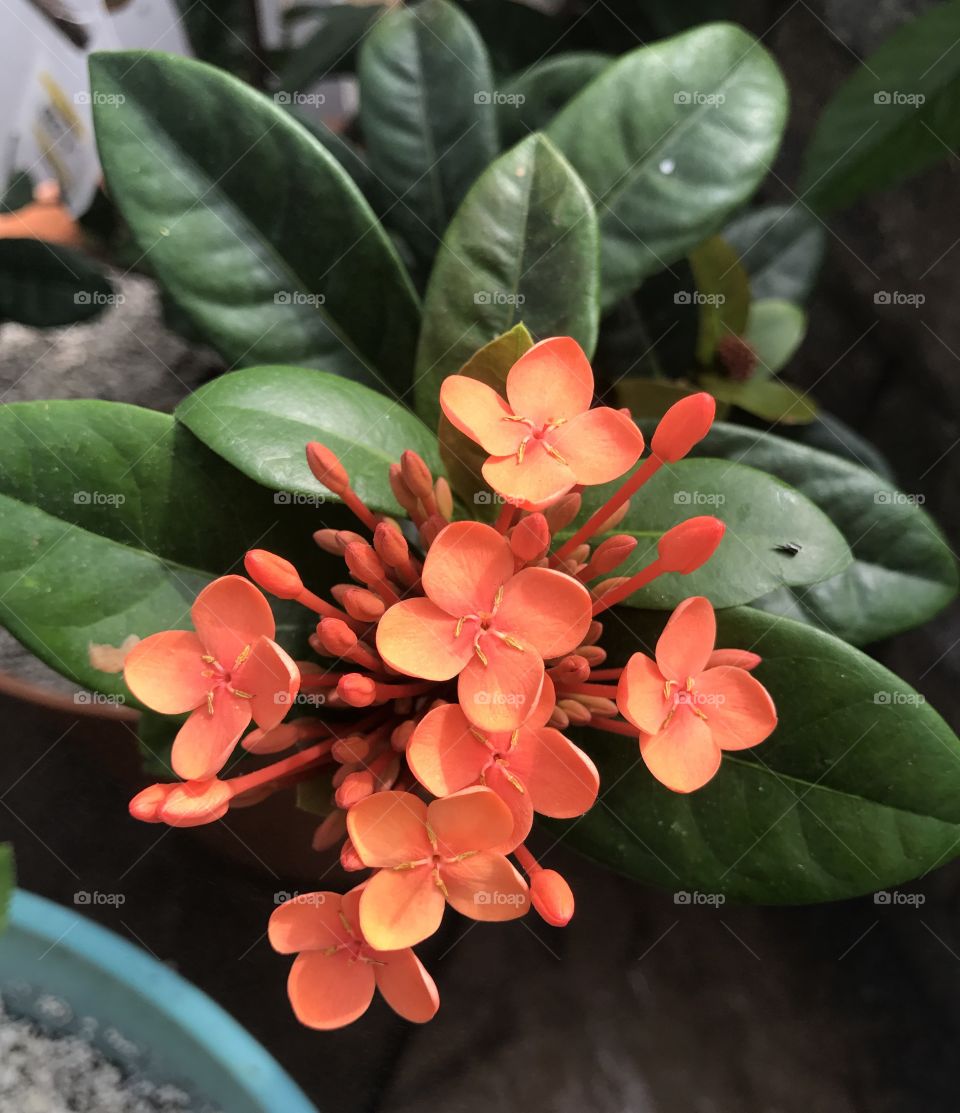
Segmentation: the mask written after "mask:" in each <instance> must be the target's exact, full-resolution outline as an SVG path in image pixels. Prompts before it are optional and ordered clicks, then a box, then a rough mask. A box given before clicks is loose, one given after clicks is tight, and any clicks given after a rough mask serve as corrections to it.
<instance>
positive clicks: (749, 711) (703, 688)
mask: <svg viewBox="0 0 960 1113" xmlns="http://www.w3.org/2000/svg"><path fill="white" fill-rule="evenodd" d="M695 693H696V696H697V706H698V707H699V709H700V710H701V711H703V713H704V714H705V715H706V716H707V726H708V727H709V728H710V733H711V734H712V735H713V740H714V742H716V744H717V745H718V746H719V747H720V748H721V749H722V750H748V749H749V748H750V747H751V746H756V745H758V744H759V743H760V742H762V741H763V740H764V739H765V738H767V737H769V735H771V734H772V733H773V730H774V728H775V727H776V725H777V709H776V707H775V706H774V703H773V700H772V699H771V698H770V693H769V692H768V691H767V689H766V688H764V686H763V685H762V684H761V683H760V681H759V680H757V679H756V678H755V677H753V676H751V675H750V673H748V672H744V670H743V669H738V668H733V667H731V666H729V665H721V666H718V667H717V668H715V669H707V670H706V672H702V673H701V674H700V675H699V676H698V677H697V686H696V689H695Z"/></svg>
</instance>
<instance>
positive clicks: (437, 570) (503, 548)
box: [423, 522, 514, 618]
mask: <svg viewBox="0 0 960 1113" xmlns="http://www.w3.org/2000/svg"><path fill="white" fill-rule="evenodd" d="M513 568H514V562H513V550H512V549H511V548H510V542H509V541H508V540H507V539H506V538H505V537H504V536H503V535H502V534H500V533H497V531H496V530H495V529H494V528H493V526H488V525H484V523H483V522H453V523H452V524H451V525H449V526H446V527H445V528H444V529H443V530H441V531H440V533H439V534H438V535H437V539H436V541H434V543H433V544H432V545H431V546H430V551H429V552H428V553H427V559H426V561H424V565H423V590H424V591H425V592H426V593H427V596H428V597H429V598H430V599H432V600H433V602H434V603H436V605H437V606H438V607H442V608H443V610H445V611H446V612H447V614H451V615H453V616H454V618H459V617H460V616H461V615H465V614H479V613H481V612H483V611H490V610H492V609H493V600H494V596H495V595H496V593H497V591H498V589H499V588H500V587H501V585H502V584H505V583H506V582H507V580H509V579H510V577H511V576H512V575H513Z"/></svg>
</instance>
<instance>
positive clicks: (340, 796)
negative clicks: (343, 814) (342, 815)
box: [334, 769, 376, 809]
mask: <svg viewBox="0 0 960 1113" xmlns="http://www.w3.org/2000/svg"><path fill="white" fill-rule="evenodd" d="M375 787H376V782H375V781H374V779H373V774H372V773H371V772H370V771H369V770H368V769H360V770H358V771H357V772H356V773H350V774H348V775H347V776H346V777H344V779H343V782H342V783H341V785H340V787H339V788H338V789H337V792H336V795H335V797H334V799H335V800H336V802H337V807H338V808H343V809H347V808H352V807H353V805H354V804H359V803H360V801H361V800H366V798H367V797H368V796H370V795H372V793H373V790H374V788H375Z"/></svg>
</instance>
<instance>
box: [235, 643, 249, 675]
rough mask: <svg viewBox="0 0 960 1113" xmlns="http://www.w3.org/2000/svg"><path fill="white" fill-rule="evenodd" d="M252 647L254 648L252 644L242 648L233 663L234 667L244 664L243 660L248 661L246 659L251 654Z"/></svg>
mask: <svg viewBox="0 0 960 1113" xmlns="http://www.w3.org/2000/svg"><path fill="white" fill-rule="evenodd" d="M252 649H253V646H252V645H245V646H244V647H243V649H241V650H240V652H239V654H238V655H237V659H236V661H234V663H233V667H234V668H235V669H238V668H240V666H241V665H242V664H243V662H244V661H246V659H247V658H248V657H249V656H250V651H251V650H252Z"/></svg>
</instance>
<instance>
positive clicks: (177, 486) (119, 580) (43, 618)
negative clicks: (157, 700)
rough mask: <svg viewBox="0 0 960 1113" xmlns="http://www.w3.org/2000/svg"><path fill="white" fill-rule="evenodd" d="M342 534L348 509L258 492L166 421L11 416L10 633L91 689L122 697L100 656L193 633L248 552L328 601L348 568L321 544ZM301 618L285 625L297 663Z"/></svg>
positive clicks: (162, 417) (5, 598)
mask: <svg viewBox="0 0 960 1113" xmlns="http://www.w3.org/2000/svg"><path fill="white" fill-rule="evenodd" d="M345 524H346V517H345V513H344V511H343V508H341V507H338V506H333V505H331V506H328V507H323V508H322V509H320V510H317V509H316V508H315V507H309V506H303V505H297V504H295V503H294V502H292V501H285V500H284V499H281V498H279V497H278V496H275V495H274V494H273V493H272V492H270V491H266V490H264V488H262V487H259V486H257V485H256V484H255V483H252V482H250V480H249V479H246V478H245V477H244V476H242V475H241V474H240V473H239V472H237V471H235V470H234V469H233V468H232V467H230V466H229V465H228V464H226V463H225V462H224V461H223V460H221V459H219V457H217V456H216V455H214V454H213V453H212V452H210V451H209V450H208V449H207V448H205V447H204V446H203V445H202V444H201V443H200V442H199V441H198V440H196V438H194V437H193V436H192V435H191V434H190V433H189V432H188V431H187V430H186V429H185V428H183V427H182V426H177V425H176V424H175V423H174V420H173V418H171V417H170V416H168V415H167V414H159V413H154V412H153V411H152V410H142V409H140V408H138V407H137V406H126V405H120V404H119V403H113V402H87V401H64V402H22V403H15V404H12V405H8V406H5V407H4V408H3V409H2V410H0V622H2V623H3V625H4V626H5V627H6V628H7V629H8V630H10V631H11V632H12V633H13V634H14V635H15V636H16V637H17V638H18V639H19V640H20V641H21V642H23V644H24V645H26V646H27V647H28V648H29V649H31V650H32V651H33V652H34V653H36V654H37V656H38V657H41V658H42V659H43V660H44V661H46V662H47V664H48V665H50V666H51V667H53V668H55V669H56V670H57V671H58V672H61V673H63V675H65V676H68V677H70V678H71V679H73V680H75V681H76V682H77V683H79V684H82V685H83V686H84V687H87V688H92V689H97V690H100V691H103V692H107V693H110V694H115V695H121V696H123V695H125V689H124V687H123V684H122V680H121V678H120V677H119V676H118V675H115V674H112V673H105V672H101V671H100V670H98V669H95V668H93V666H92V665H91V664H90V659H89V646H90V643H95V644H98V645H114V646H118V645H120V644H121V643H122V642H123V641H124V640H125V639H126V638H127V637H128V636H129V635H130V634H137V635H140V636H143V635H146V634H151V633H153V632H154V631H156V630H160V629H166V628H170V627H181V628H187V627H189V610H190V605H191V603H192V602H193V599H194V597H195V595H196V593H197V592H198V591H199V590H200V589H201V588H202V587H203V586H204V585H205V584H206V583H208V582H209V580H210V579H212V578H213V577H214V576H216V575H220V574H222V573H226V572H237V571H241V572H242V559H243V554H244V553H245V552H246V550H247V549H248V548H252V547H254V546H257V547H262V548H268V549H273V550H275V551H277V552H280V553H282V554H284V555H285V556H287V557H288V558H289V559H291V560H294V561H295V562H296V563H297V564H298V566H299V567H300V568H302V569H303V570H304V574H305V577H306V579H307V582H308V583H310V584H311V586H314V587H316V588H318V589H322V588H323V586H324V584H325V583H326V582H329V581H328V580H327V579H325V578H324V577H331V578H332V575H333V570H334V568H335V567H336V565H337V563H338V562H334V560H333V558H329V559H327V558H326V557H325V555H324V554H323V553H320V552H319V551H318V550H317V548H316V546H315V545H313V542H312V540H311V533H312V531H313V530H315V529H317V528H318V527H319V526H321V525H333V526H337V527H338V528H343V526H344V525H345ZM340 567H342V566H340ZM302 615H303V617H301V615H300V614H293V613H292V612H291V611H289V610H288V611H286V612H284V613H283V614H282V615H281V618H280V627H279V629H280V635H279V636H280V640H281V641H283V642H284V643H285V644H287V645H288V646H290V648H291V649H292V650H293V651H294V652H302V650H301V648H300V645H299V640H298V639H299V636H300V635H301V634H302V633H303V631H304V629H305V628H306V627H308V626H309V624H310V617H311V616H310V614H309V612H306V611H303V612H302Z"/></svg>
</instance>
